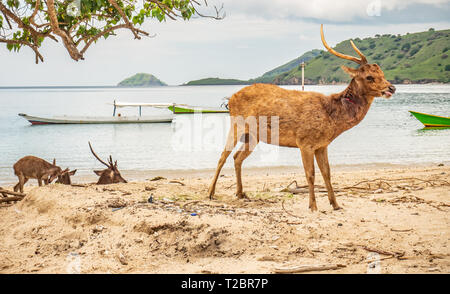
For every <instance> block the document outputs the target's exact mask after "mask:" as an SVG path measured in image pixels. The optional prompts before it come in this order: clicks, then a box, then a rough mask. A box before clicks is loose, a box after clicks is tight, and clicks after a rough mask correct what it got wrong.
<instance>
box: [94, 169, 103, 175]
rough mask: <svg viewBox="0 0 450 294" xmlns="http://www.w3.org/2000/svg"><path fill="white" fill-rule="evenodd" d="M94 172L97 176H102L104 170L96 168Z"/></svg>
mask: <svg viewBox="0 0 450 294" xmlns="http://www.w3.org/2000/svg"><path fill="white" fill-rule="evenodd" d="M94 173H95V174H96V175H97V176H101V175H102V174H103V171H102V170H94Z"/></svg>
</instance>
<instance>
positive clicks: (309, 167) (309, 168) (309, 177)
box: [300, 148, 317, 211]
mask: <svg viewBox="0 0 450 294" xmlns="http://www.w3.org/2000/svg"><path fill="white" fill-rule="evenodd" d="M300 151H301V153H302V162H303V168H304V169H305V176H306V181H307V182H308V187H309V208H310V209H311V211H317V204H316V196H315V195H314V176H315V175H314V150H312V149H310V148H303V149H300Z"/></svg>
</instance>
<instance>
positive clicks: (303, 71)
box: [302, 61, 305, 91]
mask: <svg viewBox="0 0 450 294" xmlns="http://www.w3.org/2000/svg"><path fill="white" fill-rule="evenodd" d="M302 91H305V62H304V61H302Z"/></svg>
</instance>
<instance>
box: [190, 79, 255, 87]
mask: <svg viewBox="0 0 450 294" xmlns="http://www.w3.org/2000/svg"><path fill="white" fill-rule="evenodd" d="M248 84H249V82H248V81H242V80H236V79H220V78H206V79H201V80H196V81H190V82H187V83H186V84H184V85H183V86H207V85H248Z"/></svg>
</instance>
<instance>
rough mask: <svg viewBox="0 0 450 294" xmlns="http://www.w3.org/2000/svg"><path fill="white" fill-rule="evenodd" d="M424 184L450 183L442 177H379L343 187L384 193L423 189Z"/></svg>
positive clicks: (446, 184) (445, 184)
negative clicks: (430, 178) (428, 178)
mask: <svg viewBox="0 0 450 294" xmlns="http://www.w3.org/2000/svg"><path fill="white" fill-rule="evenodd" d="M393 182H394V183H393ZM395 182H396V183H395ZM423 186H425V187H427V186H429V187H441V186H450V183H449V182H447V181H445V180H441V179H432V180H424V179H420V178H394V179H385V178H377V179H373V180H364V181H361V182H358V183H357V184H355V185H353V186H348V187H344V188H342V189H343V190H350V191H351V190H358V191H365V192H367V193H382V192H398V190H399V189H400V190H405V191H411V190H421V189H423V188H424V187H423ZM380 190H381V191H380Z"/></svg>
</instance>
